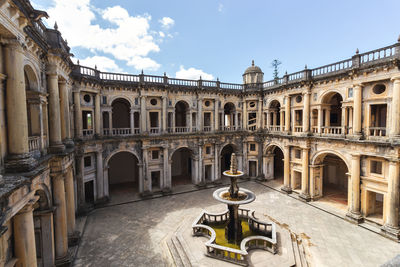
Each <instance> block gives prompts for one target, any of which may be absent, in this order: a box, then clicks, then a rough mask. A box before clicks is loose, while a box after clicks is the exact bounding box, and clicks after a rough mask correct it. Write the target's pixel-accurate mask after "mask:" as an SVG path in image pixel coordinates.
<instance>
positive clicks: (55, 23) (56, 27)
mask: <svg viewBox="0 0 400 267" xmlns="http://www.w3.org/2000/svg"><path fill="white" fill-rule="evenodd" d="M54 30H56V31H58V25H57V21H56V22H54Z"/></svg>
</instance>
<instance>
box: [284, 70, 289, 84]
mask: <svg viewBox="0 0 400 267" xmlns="http://www.w3.org/2000/svg"><path fill="white" fill-rule="evenodd" d="M288 81H289V75H288V74H287V71H286V72H285V75H283V83H288Z"/></svg>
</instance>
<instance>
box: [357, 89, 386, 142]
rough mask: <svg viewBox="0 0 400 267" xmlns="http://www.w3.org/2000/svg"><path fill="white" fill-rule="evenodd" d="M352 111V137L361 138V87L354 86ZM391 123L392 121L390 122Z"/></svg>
mask: <svg viewBox="0 0 400 267" xmlns="http://www.w3.org/2000/svg"><path fill="white" fill-rule="evenodd" d="M353 106H354V110H353V135H354V136H356V137H357V136H358V137H359V136H361V135H362V132H361V130H362V129H361V127H362V124H361V109H362V87H361V85H355V86H354V104H353ZM392 121H393V120H392Z"/></svg>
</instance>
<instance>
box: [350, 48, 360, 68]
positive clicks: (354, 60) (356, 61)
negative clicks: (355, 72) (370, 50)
mask: <svg viewBox="0 0 400 267" xmlns="http://www.w3.org/2000/svg"><path fill="white" fill-rule="evenodd" d="M360 59H361V57H360V54H359V51H358V48H357V50H356V54H355V55H354V56H353V57H352V58H351V60H352V66H353V67H352V68H353V69H356V68H359V67H360V64H361V62H360Z"/></svg>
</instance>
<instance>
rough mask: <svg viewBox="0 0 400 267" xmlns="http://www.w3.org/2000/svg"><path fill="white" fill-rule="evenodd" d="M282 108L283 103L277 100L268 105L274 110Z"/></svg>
mask: <svg viewBox="0 0 400 267" xmlns="http://www.w3.org/2000/svg"><path fill="white" fill-rule="evenodd" d="M280 107H281V103H280V102H279V100H277V99H273V100H271V101H270V102H269V104H268V108H269V109H273V108H280Z"/></svg>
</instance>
